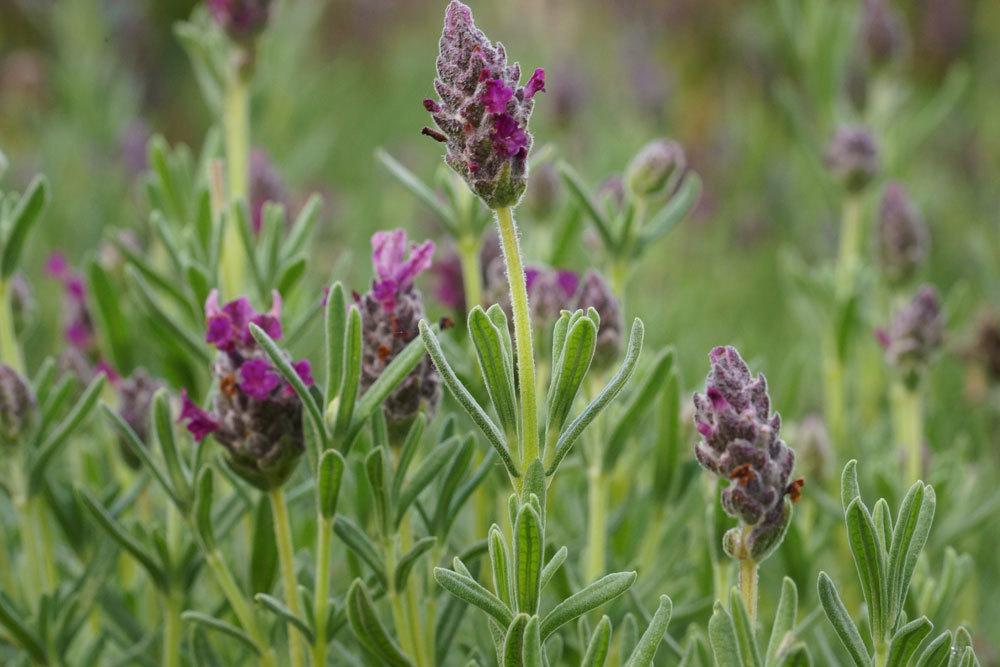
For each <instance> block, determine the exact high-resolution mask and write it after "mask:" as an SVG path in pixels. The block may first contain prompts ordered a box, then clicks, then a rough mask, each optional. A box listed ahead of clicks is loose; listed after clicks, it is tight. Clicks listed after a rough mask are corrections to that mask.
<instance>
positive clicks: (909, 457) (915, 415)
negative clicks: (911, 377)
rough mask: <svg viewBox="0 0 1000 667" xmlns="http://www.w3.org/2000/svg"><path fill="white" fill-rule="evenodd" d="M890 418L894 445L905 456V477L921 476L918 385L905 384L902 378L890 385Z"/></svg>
mask: <svg viewBox="0 0 1000 667" xmlns="http://www.w3.org/2000/svg"><path fill="white" fill-rule="evenodd" d="M891 396H892V418H893V431H894V432H895V436H896V445H897V446H898V447H900V448H901V449H902V451H903V454H904V456H905V457H906V479H907V480H910V481H911V482H912V481H913V480H917V479H920V477H921V465H920V462H921V456H920V448H921V445H922V444H923V430H924V426H923V421H924V415H923V400H922V397H921V395H920V387H919V385H917V386H912V387H911V386H907V385H906V384H905V383H904V382H903V381H902V380H896V381H894V382H893V385H892V394H891Z"/></svg>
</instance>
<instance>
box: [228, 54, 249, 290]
mask: <svg viewBox="0 0 1000 667" xmlns="http://www.w3.org/2000/svg"><path fill="white" fill-rule="evenodd" d="M222 127H223V132H224V135H225V147H226V176H227V179H226V183H227V189H228V198H227V201H228V202H229V203H232V202H235V201H237V200H240V199H243V198H245V197H246V196H247V191H248V189H249V186H248V183H249V178H250V157H249V156H250V86H249V82H248V81H247V80H245V78H244V75H243V74H242V73H241V72H240V71H239V68H238V67H237V68H233V71H231V72H230V74H229V80H228V81H227V83H226V89H225V92H224V95H223V102H222ZM237 224H238V220H237V219H236V218H235V216H231V215H230V216H227V217H226V226H225V229H224V230H223V235H222V258H221V279H222V289H223V292H224V293H225V295H226V296H227V297H229V298H235V296H236V295H237V294H238V293H239V292H240V291H241V290H242V288H243V280H244V273H245V267H244V265H243V248H242V244H241V243H240V236H239V232H238V231H237V229H236V225H237Z"/></svg>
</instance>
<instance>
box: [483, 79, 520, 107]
mask: <svg viewBox="0 0 1000 667" xmlns="http://www.w3.org/2000/svg"><path fill="white" fill-rule="evenodd" d="M513 97H514V90H513V89H512V88H510V87H508V86H507V85H506V84H504V82H503V81H502V80H500V79H491V80H490V81H487V82H486V90H485V92H483V97H482V101H483V104H484V105H485V106H486V110H487V111H489V112H490V113H503V112H504V111H506V110H507V103H508V102H510V101H511V99H513Z"/></svg>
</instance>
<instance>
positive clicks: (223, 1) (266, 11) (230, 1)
mask: <svg viewBox="0 0 1000 667" xmlns="http://www.w3.org/2000/svg"><path fill="white" fill-rule="evenodd" d="M206 2H207V4H208V11H209V12H210V13H211V14H212V18H213V19H215V22H216V23H217V24H218V25H219V27H220V28H222V29H223V30H224V31H226V34H228V35H229V37H230V39H232V40H233V41H234V42H249V41H251V40H252V39H254V38H255V37H257V36H258V35H259V34H260V33H261V32H263V31H264V28H266V27H267V22H268V18H269V17H270V14H271V0H206Z"/></svg>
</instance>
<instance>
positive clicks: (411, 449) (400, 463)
mask: <svg viewBox="0 0 1000 667" xmlns="http://www.w3.org/2000/svg"><path fill="white" fill-rule="evenodd" d="M426 428H427V415H425V414H424V413H422V412H421V413H418V414H417V416H416V418H414V420H413V423H412V424H410V430H409V431H407V432H406V438H405V440H404V441H403V446H402V447H401V448H400V453H399V458H398V460H397V461H396V471H395V473H393V478H392V495H393V497H394V498H398V497H399V491H400V489H402V488H403V482H404V481H406V473H407V472H408V471H409V469H410V464H411V463H412V462H413V458H414V456H416V454H417V448H418V447H420V442H421V440H422V439H423V437H424V429H426ZM449 437H451V436H446V437H442V438H441V442H444V441H445V440H447V439H448V438H449Z"/></svg>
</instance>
